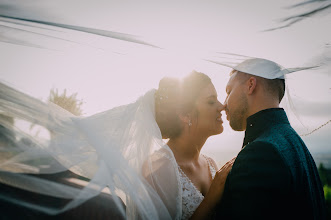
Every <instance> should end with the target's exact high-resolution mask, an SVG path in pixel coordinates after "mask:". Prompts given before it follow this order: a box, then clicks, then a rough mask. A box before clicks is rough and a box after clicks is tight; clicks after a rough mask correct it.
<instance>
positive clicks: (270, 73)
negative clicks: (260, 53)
mask: <svg viewBox="0 0 331 220" xmlns="http://www.w3.org/2000/svg"><path fill="white" fill-rule="evenodd" d="M232 68H233V69H234V70H237V71H240V72H243V73H248V74H251V75H254V76H260V77H262V78H266V79H285V77H284V75H285V74H288V73H293V72H296V71H300V70H305V69H311V68H313V67H302V68H289V69H286V68H284V67H282V66H281V65H279V64H277V63H275V62H273V61H270V60H266V59H261V58H251V59H247V60H245V61H243V62H241V63H239V64H238V65H236V66H235V67H232Z"/></svg>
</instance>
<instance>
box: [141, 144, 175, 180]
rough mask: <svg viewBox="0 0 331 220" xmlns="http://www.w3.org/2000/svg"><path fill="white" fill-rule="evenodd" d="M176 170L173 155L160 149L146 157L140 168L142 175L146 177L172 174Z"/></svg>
mask: <svg viewBox="0 0 331 220" xmlns="http://www.w3.org/2000/svg"><path fill="white" fill-rule="evenodd" d="M176 169H177V163H176V160H175V158H174V156H173V154H172V153H171V152H169V150H168V149H166V148H161V149H159V150H157V151H155V152H154V153H152V154H151V155H149V156H148V157H147V159H146V160H145V161H144V164H143V166H142V173H143V176H145V177H147V176H149V175H151V174H156V173H158V174H162V173H168V172H171V173H172V172H175V170H176Z"/></svg>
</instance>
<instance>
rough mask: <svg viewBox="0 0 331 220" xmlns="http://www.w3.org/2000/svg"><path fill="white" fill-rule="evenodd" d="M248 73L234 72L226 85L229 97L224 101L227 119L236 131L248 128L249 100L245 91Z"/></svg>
mask: <svg viewBox="0 0 331 220" xmlns="http://www.w3.org/2000/svg"><path fill="white" fill-rule="evenodd" d="M245 79H246V74H244V73H239V72H234V73H233V74H232V75H231V77H230V79H229V82H228V84H227V86H226V93H227V97H226V100H225V102H224V105H225V111H226V115H227V117H226V118H227V119H228V120H229V122H230V126H231V128H232V129H233V130H235V131H243V130H245V129H246V118H247V112H248V101H247V97H246V95H245V93H244V86H245Z"/></svg>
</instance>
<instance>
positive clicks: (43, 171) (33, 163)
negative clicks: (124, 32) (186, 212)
mask: <svg viewBox="0 0 331 220" xmlns="http://www.w3.org/2000/svg"><path fill="white" fill-rule="evenodd" d="M154 93H155V89H152V90H150V91H148V92H147V93H146V94H145V95H143V96H142V97H140V98H139V99H138V100H137V101H135V102H133V103H131V104H128V105H123V106H119V107H116V108H113V109H110V110H108V111H105V112H102V113H98V114H95V115H92V116H89V117H77V116H74V115H72V114H71V113H69V112H67V111H65V110H64V109H62V108H60V107H58V106H56V105H54V104H48V103H44V102H42V101H40V100H38V99H35V98H33V97H31V96H29V95H26V94H24V93H22V92H20V91H18V90H16V89H13V88H11V87H10V86H7V85H5V84H4V83H2V82H0V114H1V115H0V116H1V117H0V129H1V136H0V137H1V139H0V150H1V151H0V152H1V158H0V183H1V184H5V185H9V186H11V187H15V188H19V189H23V190H27V191H29V192H34V193H38V194H42V195H46V196H51V197H54V198H62V199H67V200H68V201H69V202H67V203H65V205H62V206H60V207H53V206H52V205H50V206H47V205H43V204H33V203H32V202H29V201H28V202H27V201H24V200H23V199H22V198H19V197H17V198H15V197H13V196H12V195H6V194H3V195H1V197H2V198H0V199H2V200H6V201H8V202H11V203H15V204H19V205H21V206H25V207H28V208H32V209H35V210H38V211H41V212H44V213H48V214H52V215H55V214H59V213H62V212H64V211H66V210H69V209H71V208H75V207H77V206H79V205H80V204H82V203H84V202H85V201H87V200H89V199H90V198H92V197H94V196H96V195H98V194H99V193H100V192H101V191H102V190H105V187H108V189H109V190H108V191H109V192H107V193H108V194H110V195H112V197H113V200H114V202H115V204H116V208H117V209H118V210H119V211H120V213H121V215H122V216H123V217H124V216H125V217H126V218H129V219H135V218H137V216H139V218H140V219H170V218H172V219H174V218H175V219H178V218H180V214H178V213H180V212H179V211H180V190H179V187H178V186H179V184H178V170H176V168H177V167H176V164H175V163H174V157H173V155H172V153H171V152H169V151H168V150H167V149H166V148H164V142H163V140H162V137H161V133H160V130H159V128H158V126H157V124H156V121H155V114H154ZM34 129H37V130H38V131H39V132H37V134H36V133H33V132H32V131H31V130H34ZM163 170H168V171H167V173H168V176H167V180H168V181H164V178H165V176H164V173H162V172H161V171H163ZM63 172H70V173H73V174H74V175H71V176H69V177H68V176H66V178H65V180H66V183H64V182H63V181H58V179H56V178H55V179H54V178H43V177H45V176H46V177H47V176H52V175H57V174H59V173H63ZM161 173H162V175H161ZM142 174H143V175H142ZM41 176H42V178H41ZM71 177H74V178H71ZM150 180H153V181H152V182H151V181H150ZM169 180H171V181H170V182H171V184H168V183H169ZM70 181H76V182H74V183H77V181H78V182H79V181H82V182H83V181H84V182H85V183H84V184H78V185H80V186H79V187H77V184H76V185H75V184H72V183H73V182H70ZM68 182H69V183H70V184H67V183H68ZM173 199H175V200H173ZM122 201H123V202H124V204H125V207H123V203H122ZM170 201H172V202H170ZM173 201H176V202H175V203H174V202H173Z"/></svg>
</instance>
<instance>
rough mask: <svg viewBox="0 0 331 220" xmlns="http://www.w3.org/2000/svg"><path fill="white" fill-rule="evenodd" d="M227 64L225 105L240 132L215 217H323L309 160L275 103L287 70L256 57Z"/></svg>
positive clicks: (315, 174) (319, 192) (319, 186)
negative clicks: (242, 134)
mask: <svg viewBox="0 0 331 220" xmlns="http://www.w3.org/2000/svg"><path fill="white" fill-rule="evenodd" d="M233 69H234V70H233V71H232V72H231V73H230V79H229V82H228V84H227V87H226V92H227V98H226V101H225V109H226V113H227V119H228V120H229V122H230V126H231V127H232V129H234V130H236V131H245V138H244V143H243V148H242V150H241V151H240V153H239V154H238V156H237V159H236V161H235V162H234V165H233V167H232V171H231V172H230V173H229V175H228V177H227V180H226V184H225V189H224V194H223V198H222V200H221V201H220V203H219V205H218V206H217V208H216V215H215V219H325V218H326V206H325V200H324V193H323V187H322V184H321V181H320V178H319V174H318V171H317V168H316V165H315V162H314V160H313V158H312V156H311V154H310V153H309V151H308V149H307V147H306V145H305V144H304V142H303V141H302V139H301V138H300V137H299V135H298V134H297V133H296V132H295V131H294V130H293V128H292V127H291V125H290V124H289V121H288V119H287V116H286V113H285V111H284V110H283V109H282V108H279V103H280V101H281V100H282V98H283V96H284V93H285V79H284V74H285V73H289V71H288V70H287V69H284V68H282V67H281V66H279V65H278V64H276V63H274V62H272V61H268V60H264V59H259V58H253V59H249V60H246V61H244V62H242V63H241V64H239V65H237V66H236V67H234V68H233Z"/></svg>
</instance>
